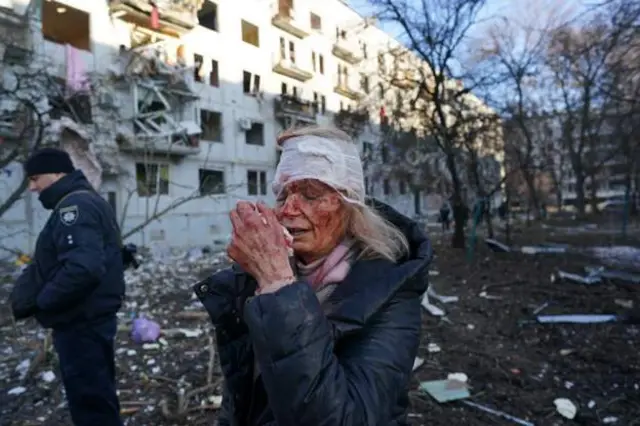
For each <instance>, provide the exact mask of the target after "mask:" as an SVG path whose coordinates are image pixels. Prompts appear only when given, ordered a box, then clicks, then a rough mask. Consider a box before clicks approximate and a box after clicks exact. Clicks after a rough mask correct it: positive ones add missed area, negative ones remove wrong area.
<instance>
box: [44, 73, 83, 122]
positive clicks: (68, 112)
mask: <svg viewBox="0 0 640 426" xmlns="http://www.w3.org/2000/svg"><path fill="white" fill-rule="evenodd" d="M65 86H66V85H65V83H64V81H63V80H62V79H59V78H54V79H53V84H52V85H51V87H50V89H51V92H50V93H49V95H48V97H47V98H48V101H49V107H50V108H51V109H50V110H49V117H50V118H52V119H53V120H59V119H61V118H62V117H69V118H70V119H72V120H73V121H75V122H77V123H82V124H91V123H93V114H92V111H91V96H90V95H89V94H88V93H83V92H76V93H74V94H72V95H71V96H69V97H65V95H64V93H65Z"/></svg>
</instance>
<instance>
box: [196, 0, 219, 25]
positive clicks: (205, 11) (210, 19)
mask: <svg viewBox="0 0 640 426" xmlns="http://www.w3.org/2000/svg"><path fill="white" fill-rule="evenodd" d="M198 22H199V23H200V25H201V26H203V27H205V28H209V29H210V30H212V31H218V5H217V4H215V3H213V2H211V1H207V2H205V3H204V5H202V8H201V9H200V11H198Z"/></svg>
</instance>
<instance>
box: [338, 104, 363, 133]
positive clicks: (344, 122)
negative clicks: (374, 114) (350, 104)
mask: <svg viewBox="0 0 640 426" xmlns="http://www.w3.org/2000/svg"><path fill="white" fill-rule="evenodd" d="M368 122H369V112H368V111H367V110H365V109H356V110H351V109H343V110H340V111H338V112H337V113H336V114H335V115H334V116H333V123H334V124H335V125H336V127H338V128H339V129H342V130H344V131H345V132H347V133H348V134H350V135H352V136H357V135H359V134H360V133H362V131H363V130H364V127H365V126H366V124H367V123H368Z"/></svg>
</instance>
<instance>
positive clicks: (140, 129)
mask: <svg viewBox="0 0 640 426" xmlns="http://www.w3.org/2000/svg"><path fill="white" fill-rule="evenodd" d="M162 111H167V106H166V105H165V104H164V103H162V102H161V101H159V100H153V101H151V102H145V101H142V100H141V101H138V114H141V115H142V114H150V113H154V112H157V113H160V112H162ZM146 120H150V121H152V122H153V123H154V124H155V125H156V126H158V127H162V126H163V125H165V124H166V123H167V119H166V117H165V116H164V115H163V114H158V115H152V116H148V117H147V118H146ZM143 121H144V120H143ZM133 128H134V131H135V132H136V133H147V134H148V133H149V130H148V129H146V128H145V127H144V125H143V124H141V123H140V122H138V120H135V121H134V122H133Z"/></svg>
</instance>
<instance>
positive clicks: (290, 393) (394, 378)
mask: <svg viewBox="0 0 640 426" xmlns="http://www.w3.org/2000/svg"><path fill="white" fill-rule="evenodd" d="M376 208H377V209H378V210H379V211H380V212H381V213H382V214H383V216H385V217H386V218H387V219H388V220H389V221H390V222H392V223H394V224H395V225H396V226H397V227H398V228H400V229H401V230H402V231H403V232H404V233H405V235H406V236H407V238H408V239H409V242H410V245H411V253H410V255H409V256H408V258H406V259H404V260H402V261H401V262H399V263H397V264H394V263H392V262H390V261H388V260H359V261H357V262H356V263H354V265H353V266H352V268H351V271H350V273H349V275H348V276H347V278H346V279H345V280H344V281H343V282H341V283H340V284H339V285H338V287H337V288H336V290H335V291H334V292H333V293H332V294H331V296H330V297H329V298H328V300H327V301H326V302H325V303H324V304H323V305H322V306H321V305H320V303H319V302H318V299H317V297H316V295H315V293H314V292H313V290H312V289H311V288H310V286H309V285H308V284H307V283H306V282H303V281H299V282H296V283H293V284H291V285H288V286H286V287H284V288H282V289H280V290H278V291H277V292H275V293H272V294H264V295H259V296H255V297H251V296H252V295H253V293H254V291H255V288H256V283H255V281H254V280H253V279H252V278H251V277H249V276H247V275H246V274H245V273H243V272H242V271H240V270H239V269H238V268H237V267H233V268H229V269H226V270H224V271H221V272H219V273H217V274H215V275H213V276H212V277H210V278H208V279H206V280H204V281H202V282H200V283H198V284H197V285H196V286H195V287H194V290H195V292H196V294H197V295H198V297H199V298H200V300H201V301H202V303H203V304H204V306H205V308H206V310H207V311H208V313H209V315H210V317H211V320H212V322H213V324H214V326H215V329H216V336H217V344H218V352H219V355H220V362H221V365H222V371H223V374H224V379H225V391H224V394H223V406H222V409H221V411H220V413H219V417H218V423H219V425H220V426H227V425H229V426H231V425H234V426H249V425H251V426H254V425H255V426H258V425H259V426H267V425H269V426H305V425H308V426H367V425H369V426H396V425H403V424H406V409H407V405H408V385H409V379H410V376H411V371H412V367H413V362H414V358H415V356H416V353H417V351H418V345H419V340H420V326H421V308H420V296H421V295H422V294H423V293H424V291H425V290H426V288H427V268H428V265H429V262H430V260H431V256H432V251H431V246H430V244H429V241H428V239H427V237H426V235H425V234H424V232H423V231H422V230H421V229H420V227H419V226H418V225H417V224H415V223H414V222H412V221H411V220H409V219H408V218H406V217H404V216H402V215H400V214H399V213H397V212H396V211H394V210H392V209H391V208H389V207H388V206H385V205H382V204H380V203H376ZM256 354H257V363H258V365H259V367H260V372H261V374H260V376H259V378H258V379H257V380H256V381H255V382H254V379H253V369H254V368H253V366H254V362H255V361H256V359H255V358H254V356H256Z"/></svg>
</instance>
